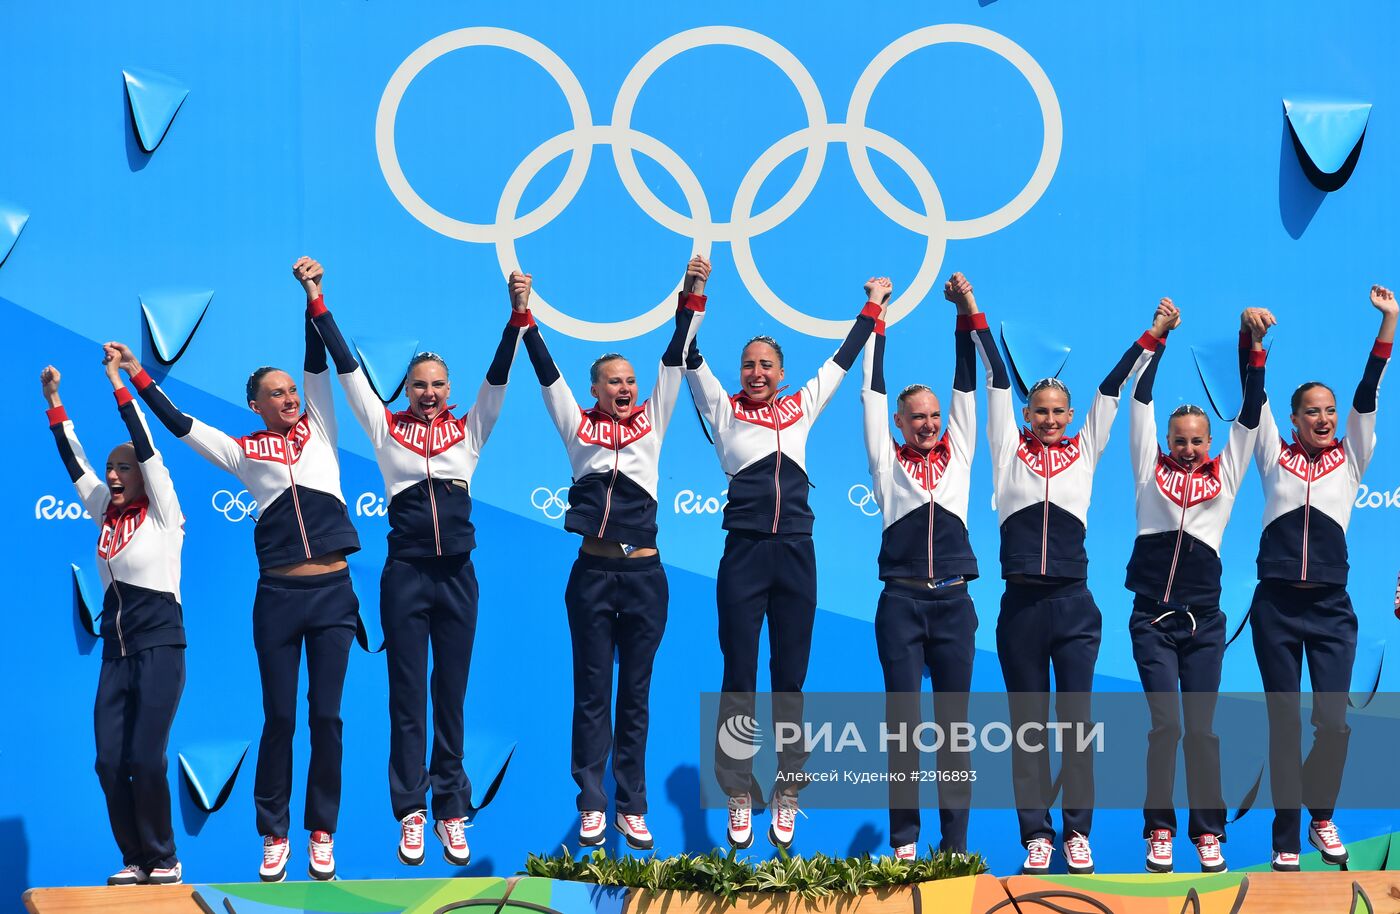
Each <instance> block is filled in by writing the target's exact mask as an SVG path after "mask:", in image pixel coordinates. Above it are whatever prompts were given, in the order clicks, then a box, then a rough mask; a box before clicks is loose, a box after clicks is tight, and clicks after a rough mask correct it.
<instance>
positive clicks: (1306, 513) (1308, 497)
mask: <svg viewBox="0 0 1400 914" xmlns="http://www.w3.org/2000/svg"><path fill="white" fill-rule="evenodd" d="M1306 466H1307V468H1308V469H1307V477H1306V478H1307V483H1308V487H1307V490H1306V492H1305V494H1304V496H1303V576H1302V577H1301V578H1299V580H1302V581H1306V580H1307V579H1308V523H1309V521H1311V520H1312V482H1313V461H1312V458H1311V457H1308V462H1307V464H1306Z"/></svg>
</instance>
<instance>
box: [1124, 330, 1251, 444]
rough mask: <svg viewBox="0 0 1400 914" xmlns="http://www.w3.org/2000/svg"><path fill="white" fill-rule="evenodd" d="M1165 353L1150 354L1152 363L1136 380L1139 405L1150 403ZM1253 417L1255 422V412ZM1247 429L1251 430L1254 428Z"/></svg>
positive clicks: (1162, 349)
mask: <svg viewBox="0 0 1400 914" xmlns="http://www.w3.org/2000/svg"><path fill="white" fill-rule="evenodd" d="M1166 351H1167V347H1166V346H1161V347H1158V349H1157V351H1156V352H1154V353H1153V354H1152V361H1150V362H1148V363H1147V365H1146V367H1144V368H1143V369H1142V377H1140V378H1138V382H1137V386H1136V387H1135V388H1134V389H1133V399H1134V400H1136V401H1138V402H1139V403H1151V402H1152V385H1153V384H1154V383H1156V381H1157V366H1158V364H1160V363H1161V361H1162V353H1164V352H1166ZM1255 417H1256V420H1257V418H1258V412H1257V411H1256V412H1255ZM1256 424H1257V421H1256ZM1249 427H1250V428H1253V427H1254V426H1253V425H1251V426H1249Z"/></svg>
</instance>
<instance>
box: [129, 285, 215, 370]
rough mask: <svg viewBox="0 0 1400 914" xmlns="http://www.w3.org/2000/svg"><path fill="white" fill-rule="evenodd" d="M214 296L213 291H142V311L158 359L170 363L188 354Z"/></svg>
mask: <svg viewBox="0 0 1400 914" xmlns="http://www.w3.org/2000/svg"><path fill="white" fill-rule="evenodd" d="M213 297H214V292H213V291H212V290H205V291H202V292H142V293H141V313H142V314H144V315H145V316H146V329H147V330H148V331H149V332H150V334H151V344H152V345H153V346H154V347H155V351H156V358H157V359H159V360H160V361H161V362H162V363H164V364H166V365H170V364H173V363H174V362H175V360H176V359H178V358H179V357H180V356H181V355H182V354H183V353H184V351H185V347H186V346H188V345H189V343H190V339H191V338H193V337H194V331H195V328H196V327H198V326H199V322H200V321H201V320H203V319H204V312H205V311H207V310H208V309H209V302H210V300H212V299H213Z"/></svg>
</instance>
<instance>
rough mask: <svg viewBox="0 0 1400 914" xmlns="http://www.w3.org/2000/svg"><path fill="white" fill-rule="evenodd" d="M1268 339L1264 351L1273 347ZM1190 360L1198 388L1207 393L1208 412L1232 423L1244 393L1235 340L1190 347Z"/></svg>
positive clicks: (1242, 403) (1238, 412) (1271, 339)
mask: <svg viewBox="0 0 1400 914" xmlns="http://www.w3.org/2000/svg"><path fill="white" fill-rule="evenodd" d="M1273 344H1274V340H1273V337H1272V336H1271V337H1269V338H1268V339H1267V340H1266V341H1265V343H1264V348H1265V349H1268V348H1269V347H1271V346H1273ZM1191 356H1192V358H1194V359H1195V361H1196V373H1197V374H1199V375H1200V377H1201V386H1202V387H1204V388H1205V389H1206V399H1207V400H1209V401H1210V408H1211V409H1212V410H1214V412H1215V414H1216V415H1217V416H1219V417H1220V418H1221V419H1223V420H1224V421H1226V422H1234V421H1235V417H1236V416H1238V415H1239V414H1240V407H1241V406H1243V405H1244V390H1243V389H1242V388H1241V384H1240V347H1239V342H1238V341H1237V340H1230V341H1229V342H1225V341H1223V340H1222V341H1220V342H1213V343H1205V344H1203V345H1200V346H1192V347H1191ZM1267 408H1268V407H1267V406H1266V407H1265V409H1267Z"/></svg>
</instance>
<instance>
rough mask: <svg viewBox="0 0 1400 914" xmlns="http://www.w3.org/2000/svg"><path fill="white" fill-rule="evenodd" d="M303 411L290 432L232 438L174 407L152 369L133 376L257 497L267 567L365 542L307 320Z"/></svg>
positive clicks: (161, 410) (188, 438) (184, 436)
mask: <svg viewBox="0 0 1400 914" xmlns="http://www.w3.org/2000/svg"><path fill="white" fill-rule="evenodd" d="M306 332H307V347H306V374H305V378H304V381H303V383H302V389H301V397H302V406H303V408H304V409H305V412H303V413H302V415H301V416H300V417H299V418H298V419H297V421H296V424H294V425H293V426H292V427H291V429H290V430H288V432H287V433H286V434H285V435H282V434H278V433H277V432H273V431H268V430H266V429H264V430H262V431H257V432H253V433H252V434H251V435H244V436H242V437H239V438H234V437H232V436H230V435H227V434H225V433H224V432H221V431H219V430H218V429H216V428H213V427H211V426H208V425H205V424H204V423H203V422H201V421H199V420H198V419H195V418H194V417H192V416H187V415H185V414H184V413H182V412H180V411H179V410H178V409H176V408H175V405H174V404H173V403H171V402H170V399H169V398H168V397H166V395H165V393H164V391H162V390H161V389H160V386H159V385H157V384H156V383H155V382H154V381H152V380H151V376H150V375H148V374H146V372H145V371H142V372H141V373H140V374H138V375H136V377H134V378H132V379H131V380H132V383H133V384H135V385H136V389H137V390H138V391H139V392H140V394H141V399H143V400H145V401H146V405H147V406H149V407H150V408H151V412H153V413H155V415H156V418H157V419H159V420H160V422H161V424H162V425H164V426H165V427H166V428H167V429H168V430H169V431H170V432H171V433H172V434H174V435H175V436H176V437H177V438H179V439H181V440H182V441H184V442H185V443H186V444H188V445H189V446H190V447H192V448H194V450H195V451H196V452H197V453H198V454H200V455H201V456H202V457H204V458H205V459H206V460H208V461H209V462H210V463H212V464H214V465H215V466H217V467H221V468H222V469H225V470H227V471H229V472H230V473H232V474H233V475H235V476H237V477H238V481H239V482H241V483H243V486H244V488H246V489H247V490H248V494H249V495H251V496H252V497H253V499H254V500H255V501H256V502H257V504H258V519H257V526H256V527H255V528H254V531H253V544H254V546H255V547H256V549H257V553H258V566H259V567H260V568H262V569H264V570H266V569H269V568H277V567H280V566H283V565H295V564H297V563H298V562H304V561H307V560H308V559H313V558H316V557H317V556H321V555H326V554H328V553H332V552H343V553H351V552H356V551H358V550H359V548H360V540H359V537H358V536H357V535H356V533H355V527H354V525H352V524H351V523H350V516H349V513H348V512H347V511H346V509H345V496H344V495H342V494H341V491H340V457H339V454H338V453H337V451H336V421H335V412H334V401H333V400H332V399H331V383H330V372H329V370H328V367H327V364H326V350H325V347H324V345H323V344H322V343H321V338H320V336H319V335H318V334H317V332H316V329H315V327H314V326H312V324H311V322H310V320H309V319H308V320H307V323H306Z"/></svg>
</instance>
